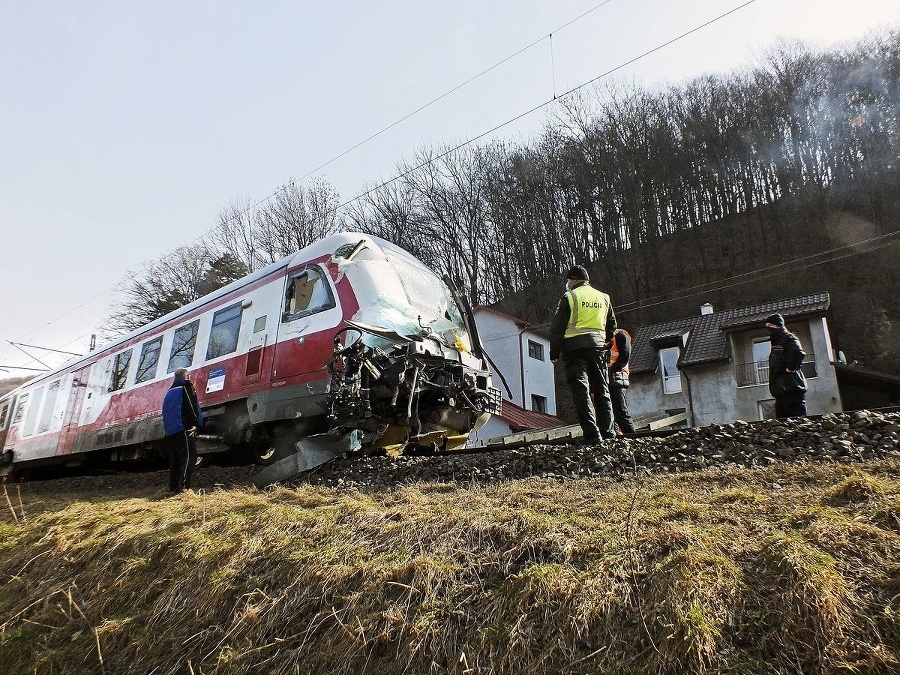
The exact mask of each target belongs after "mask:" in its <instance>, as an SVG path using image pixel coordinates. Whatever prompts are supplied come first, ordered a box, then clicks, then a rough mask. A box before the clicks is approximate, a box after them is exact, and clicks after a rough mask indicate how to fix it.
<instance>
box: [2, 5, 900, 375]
mask: <svg viewBox="0 0 900 675" xmlns="http://www.w3.org/2000/svg"><path fill="white" fill-rule="evenodd" d="M745 2H746V0H731V1H727V2H726V1H725V0H685V1H684V2H672V1H671V0H607V1H606V2H604V1H603V0H553V1H552V2H548V0H456V1H455V2H451V3H447V2H443V3H437V2H431V1H429V0H406V1H403V2H401V1H399V0H382V1H381V2H361V1H359V0H356V1H353V0H351V1H350V2H346V3H325V2H318V3H311V2H303V1H298V0H293V1H289V0H255V1H254V2H249V1H246V2H241V1H235V0H215V1H213V0H205V1H200V0H196V1H195V0H178V1H177V2H176V1H174V0H155V1H154V2H137V1H136V0H107V1H100V0H81V1H74V2H73V1H64V0H54V1H52V2H51V1H48V0H3V2H2V3H0V238H2V239H0V241H2V244H0V251H2V253H3V255H2V263H0V282H2V283H0V289H2V290H0V298H2V311H0V367H3V366H28V367H31V368H37V367H41V364H40V363H38V362H36V361H34V360H33V359H32V358H30V357H29V356H27V355H26V354H24V353H23V352H22V351H20V350H19V349H17V348H16V347H13V346H11V345H10V344H8V341H12V342H19V343H25V344H32V345H39V346H43V347H52V348H57V349H63V350H70V351H75V352H79V353H83V352H86V351H87V349H88V345H89V340H90V335H91V333H92V332H96V330H97V328H98V326H99V324H100V323H101V322H102V321H103V319H104V318H105V317H106V316H107V315H108V313H109V310H110V305H111V304H112V303H113V302H115V301H116V300H117V295H116V293H115V288H116V286H117V285H118V284H119V283H121V281H122V280H123V279H124V278H125V277H126V275H127V274H128V272H129V271H130V270H136V269H138V268H139V267H140V266H141V264H142V263H144V262H147V261H150V260H153V259H156V258H158V257H160V256H162V255H163V254H165V253H166V252H168V251H171V250H172V249H174V248H177V247H178V246H181V245H184V244H189V243H191V242H193V241H194V240H196V239H198V238H199V237H201V236H202V235H203V234H204V233H205V232H207V231H208V230H209V229H210V228H212V227H213V226H214V224H215V221H216V216H217V214H218V213H219V212H220V211H221V210H222V209H223V208H224V207H225V206H227V205H228V204H229V203H231V202H233V201H234V200H236V199H244V198H250V199H252V200H254V201H259V200H261V199H264V198H265V197H266V196H268V195H270V194H271V193H272V192H273V191H274V190H275V189H276V188H278V187H279V186H280V185H283V184H285V183H286V182H287V181H289V180H290V179H292V178H293V179H297V180H301V179H302V182H305V181H306V180H308V179H309V177H310V174H311V172H314V171H315V170H316V169H317V168H318V167H320V166H322V165H323V164H326V163H327V165H326V166H325V167H324V168H322V169H320V170H318V171H317V172H315V173H314V174H312V175H316V176H320V177H323V178H325V179H326V180H327V181H329V182H330V183H331V184H332V185H334V187H335V188H336V189H337V191H338V192H339V193H340V195H341V199H342V201H347V200H349V199H351V198H352V197H354V196H355V195H357V194H359V192H361V191H362V189H363V188H364V186H365V185H366V184H371V183H374V182H375V181H378V180H385V179H388V178H390V177H391V176H392V173H393V169H394V167H395V166H396V164H397V163H398V162H399V161H400V160H402V159H403V158H406V157H410V156H411V155H412V154H413V153H414V152H415V151H416V150H417V149H418V148H421V147H423V146H425V145H432V146H436V145H441V144H446V143H454V144H455V143H459V142H463V141H466V140H468V139H471V138H474V137H477V136H479V135H481V134H483V133H484V132H486V131H488V130H490V129H493V128H494V127H496V126H498V125H501V124H503V123H504V122H507V121H508V120H511V119H513V118H515V117H517V116H518V115H520V114H522V113H524V112H525V111H528V110H531V109H532V108H535V107H536V106H539V105H541V104H542V103H545V102H547V101H549V100H551V99H552V98H553V96H554V94H556V95H559V94H562V93H564V92H566V91H568V90H570V89H573V88H575V87H578V86H579V85H581V84H583V83H585V82H587V81H590V80H592V79H594V78H596V77H598V76H600V75H602V74H604V73H606V72H608V71H611V70H613V69H616V68H617V67H619V66H621V65H622V64H625V63H627V62H629V61H631V60H632V59H634V58H635V57H638V56H640V55H641V54H644V53H645V52H648V51H649V50H653V49H654V48H657V47H660V46H661V45H664V44H665V43H667V42H668V41H670V40H672V39H673V38H677V37H678V36H680V35H682V34H684V33H686V32H688V31H691V30H692V29H694V28H697V27H698V26H701V25H702V24H704V23H706V22H708V21H711V20H713V19H716V17H718V16H720V15H721V14H723V13H725V12H727V11H728V10H730V9H734V8H738V7H741V5H743V4H745ZM898 24H900V5H898V3H897V2H896V0H891V1H886V0H852V1H849V2H848V1H847V0H840V1H838V0H815V1H813V0H755V1H751V2H749V3H747V4H746V6H744V7H742V8H740V9H737V11H735V12H733V13H731V14H729V15H728V16H726V17H724V18H722V19H720V20H718V21H715V22H714V23H712V24H711V25H709V26H707V27H705V28H702V29H700V30H698V31H696V32H694V33H691V34H690V35H688V36H686V37H684V38H683V39H681V40H678V41H677V42H675V43H674V44H670V45H668V46H664V47H662V48H661V49H659V50H658V51H656V52H654V53H653V54H651V55H649V56H646V57H644V58H641V59H639V60H638V61H636V62H634V63H631V64H630V65H627V66H625V67H624V68H621V69H619V70H617V71H616V72H615V74H614V75H613V76H611V77H615V78H618V79H622V78H626V79H633V80H635V81H636V82H637V83H639V84H641V85H644V86H648V87H649V86H660V85H665V84H667V83H673V84H677V83H681V82H683V81H685V80H687V79H690V78H692V77H695V76H697V75H701V74H703V73H709V72H727V71H729V70H733V69H735V68H738V67H742V66H749V65H752V64H753V63H754V59H755V58H756V57H757V56H758V55H759V54H761V53H762V52H764V51H765V50H766V49H767V48H769V47H770V46H771V45H772V44H773V43H774V41H775V40H776V39H777V38H779V37H781V38H799V39H801V40H804V41H806V42H809V43H811V44H813V45H815V46H829V45H831V44H834V43H837V42H844V41H851V40H854V39H856V38H859V37H861V36H863V35H864V34H865V33H866V32H867V31H869V30H871V29H875V28H878V27H885V26H890V27H896V26H898ZM551 33H552V39H550V38H549V37H548V36H549V35H550V34H551ZM529 45H533V46H531V47H530V48H528V49H525V48H526V47H529ZM523 49H524V51H523V52H522V53H520V54H518V55H517V56H514V57H513V58H510V59H509V60H508V61H506V62H505V63H503V64H502V65H499V66H497V67H496V68H494V69H493V70H491V71H490V72H489V73H487V74H486V75H483V76H481V77H478V78H477V79H475V80H474V81H473V82H472V83H470V84H468V85H466V86H465V87H462V88H460V89H458V90H457V91H455V92H453V93H452V94H449V95H447V96H446V97H444V98H442V99H441V100H439V101H438V102H436V103H434V104H433V105H431V106H429V107H428V108H427V109H426V110H424V111H422V112H419V113H417V114H416V115H414V116H412V117H410V118H409V119H407V120H405V121H403V122H401V123H400V124H397V125H396V126H394V127H393V128H391V129H390V130H389V131H386V132H385V133H383V134H381V135H379V136H378V137H377V138H376V139H374V140H372V141H370V142H368V143H366V144H364V145H363V146H362V147H360V148H359V149H356V150H354V151H353V152H351V153H348V154H347V155H345V156H343V157H341V158H340V159H336V160H335V161H330V160H333V159H335V158H336V157H337V156H338V155H340V154H341V153H343V152H344V151H346V150H348V149H349V148H351V147H353V146H354V145H356V144H357V143H359V142H360V141H363V140H364V139H366V138H368V137H369V136H371V135H372V134H375V133H377V132H378V131H380V130H382V129H384V128H386V127H388V126H390V125H391V124H393V123H395V122H397V121H398V120H400V119H402V118H403V117H405V116H406V115H408V114H409V113H411V112H413V111H415V110H417V109H418V108H420V107H421V106H423V105H425V104H427V103H429V102H430V101H433V100H434V99H436V98H438V97H440V96H442V95H443V94H445V93H447V92H449V91H450V90H452V89H454V88H455V87H457V86H458V85H460V84H462V83H464V82H466V81H467V80H469V79H470V78H472V77H473V76H475V75H478V74H479V73H481V72H482V71H484V70H486V69H489V68H491V67H492V66H495V65H496V64H498V63H500V62H501V61H504V59H507V58H508V57H512V56H513V55H514V54H516V53H517V52H519V51H520V50H523ZM547 114H548V113H547V111H546V109H544V110H538V111H537V112H535V113H532V114H530V115H528V116H526V117H525V118H523V119H521V120H519V121H518V122H516V123H515V124H510V125H507V126H504V127H503V128H501V129H499V130H498V131H496V132H495V133H493V134H492V135H490V136H487V137H485V138H484V139H482V140H481V141H479V142H486V141H487V140H489V139H491V138H506V139H510V140H525V141H527V140H529V139H530V138H533V137H535V135H536V134H537V133H538V132H539V130H540V128H541V126H542V124H543V123H544V122H545V121H546V119H547ZM329 162H330V163H329ZM26 351H29V352H31V353H32V354H33V355H36V356H38V357H40V358H41V359H42V360H43V361H44V362H45V363H47V364H49V365H54V366H55V365H58V364H59V363H61V361H63V360H65V357H62V356H60V355H58V354H53V353H47V352H41V351H39V350H34V349H26ZM26 372H27V371H22V370H19V371H17V370H8V371H7V372H4V371H2V370H0V377H4V376H11V375H22V374H26Z"/></svg>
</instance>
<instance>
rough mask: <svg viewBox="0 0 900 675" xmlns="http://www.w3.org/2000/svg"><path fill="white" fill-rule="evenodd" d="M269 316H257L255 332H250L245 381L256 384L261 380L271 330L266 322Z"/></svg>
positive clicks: (254, 326) (254, 323) (254, 324)
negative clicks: (267, 328)
mask: <svg viewBox="0 0 900 675" xmlns="http://www.w3.org/2000/svg"><path fill="white" fill-rule="evenodd" d="M268 320H269V317H268V316H267V315H266V314H263V315H262V316H258V317H256V319H255V320H254V322H253V332H252V333H251V334H250V347H249V349H248V350H247V368H246V369H245V371H244V382H245V383H246V384H255V383H257V382H259V380H260V377H261V376H262V373H263V369H264V368H265V366H266V364H265V358H266V343H267V342H268V335H269V331H268V330H266V324H267V323H268Z"/></svg>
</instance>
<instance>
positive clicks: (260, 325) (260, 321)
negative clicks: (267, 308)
mask: <svg viewBox="0 0 900 675" xmlns="http://www.w3.org/2000/svg"><path fill="white" fill-rule="evenodd" d="M267 317H268V314H264V315H263V316H258V317H256V321H254V322H253V332H254V333H259V332H260V331H264V330H265V329H266V318H267Z"/></svg>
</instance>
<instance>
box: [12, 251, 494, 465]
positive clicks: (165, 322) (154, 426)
mask: <svg viewBox="0 0 900 675" xmlns="http://www.w3.org/2000/svg"><path fill="white" fill-rule="evenodd" d="M181 367H184V368H188V370H189V371H190V373H191V379H192V381H193V382H194V385H195V387H196V389H197V393H198V395H199V397H200V400H201V402H202V404H203V407H204V413H205V417H206V425H205V428H204V429H203V433H202V435H201V436H200V440H199V441H198V451H199V453H200V454H201V456H202V455H203V454H205V453H213V452H222V451H229V452H233V453H243V454H244V455H245V456H246V457H247V459H248V461H249V460H255V461H257V462H259V463H261V464H273V463H277V464H283V465H284V464H286V463H287V464H289V465H290V467H292V469H293V472H296V471H299V470H303V469H305V468H311V467H312V466H315V465H316V464H319V463H321V462H323V461H327V460H328V459H330V458H332V457H336V456H338V455H341V454H343V453H346V452H352V451H363V452H364V451H372V450H377V449H383V450H384V451H386V452H389V453H392V454H393V453H401V452H403V451H404V450H406V449H409V448H411V447H425V448H430V449H434V450H453V449H456V448H459V447H462V446H463V445H465V442H466V440H467V437H468V434H469V433H470V432H471V431H472V430H473V429H477V428H478V427H479V426H480V425H481V424H483V423H484V421H485V420H486V419H487V416H488V415H489V414H491V413H499V409H500V392H499V391H498V390H497V389H495V388H494V387H492V386H491V375H490V370H489V368H488V362H487V355H486V354H485V352H484V349H483V347H482V345H481V342H480V340H479V338H478V333H477V330H476V327H475V321H474V319H473V316H472V312H471V309H470V307H469V306H468V303H467V302H466V300H465V298H464V296H462V295H461V294H459V293H458V292H457V291H456V289H455V288H454V287H453V284H452V283H451V282H450V280H449V279H447V278H445V279H443V280H442V279H441V278H440V277H438V276H437V275H436V274H435V273H434V272H432V271H431V270H430V269H428V268H427V267H426V266H425V265H423V264H422V263H421V262H420V261H419V260H417V259H416V258H414V257H413V256H412V255H410V254H409V253H407V252H406V251H404V250H403V249H401V248H399V247H397V246H395V245H393V244H391V243H389V242H387V241H384V240H381V239H378V238H376V237H372V236H369V235H364V234H358V233H343V234H336V235H333V236H330V237H327V238H325V239H323V240H321V241H319V242H317V243H315V244H312V245H311V246H308V247H306V248H304V249H303V250H301V251H299V252H297V253H295V254H293V255H291V256H288V257H287V258H285V259H283V260H281V261H279V262H276V263H274V264H272V265H269V266H268V267H266V268H265V269H262V270H260V271H258V272H255V273H253V274H251V275H249V276H247V277H245V278H243V279H240V280H238V281H235V282H233V283H232V284H230V285H228V286H226V287H224V288H221V289H219V290H217V291H214V292H213V293H210V294H209V295H207V296H205V297H202V298H200V299H199V300H196V301H194V302H192V303H190V304H189V305H186V306H184V307H182V308H181V309H178V310H176V311H174V312H172V313H170V314H168V315H166V316H164V317H162V318H160V319H158V320H156V321H154V322H153V323H151V324H149V325H147V326H145V327H143V328H141V329H139V330H136V331H133V332H132V333H130V334H128V335H125V336H123V337H121V338H118V339H116V340H114V341H113V342H111V343H110V344H107V345H105V346H103V347H101V348H100V349H98V350H96V351H93V352H91V353H90V354H88V355H87V356H84V357H80V358H77V359H74V360H72V361H71V362H69V363H68V364H66V365H65V366H63V367H61V368H59V369H57V370H55V371H53V372H51V373H46V374H42V375H41V376H39V377H37V378H35V379H34V380H32V381H30V382H28V383H26V384H25V385H23V386H21V387H19V388H18V389H16V390H14V391H12V392H10V393H8V394H5V395H4V396H2V397H0V448H2V454H0V470H5V471H7V472H8V471H9V470H10V469H15V468H25V467H28V466H35V465H40V464H51V463H56V464H71V465H77V464H80V463H82V462H85V461H89V460H95V459H102V460H130V459H140V458H142V457H146V456H148V455H150V454H151V453H154V452H158V450H159V445H160V444H159V441H160V440H161V439H162V438H163V425H162V412H161V408H162V400H163V397H164V395H165V393H166V390H167V388H168V387H169V385H170V383H171V380H172V374H173V372H174V371H175V370H176V369H177V368H181ZM269 468H272V467H269ZM278 475H280V476H285V475H288V472H286V470H282V471H281V473H280V474H278ZM276 478H277V475H276Z"/></svg>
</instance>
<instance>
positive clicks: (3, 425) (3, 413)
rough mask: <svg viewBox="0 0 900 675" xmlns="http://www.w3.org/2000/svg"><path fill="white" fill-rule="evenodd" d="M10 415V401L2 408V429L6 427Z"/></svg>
mask: <svg viewBox="0 0 900 675" xmlns="http://www.w3.org/2000/svg"><path fill="white" fill-rule="evenodd" d="M7 415H9V401H7V402H6V403H4V404H3V407H2V408H0V431H3V430H4V429H6V416H7Z"/></svg>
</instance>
